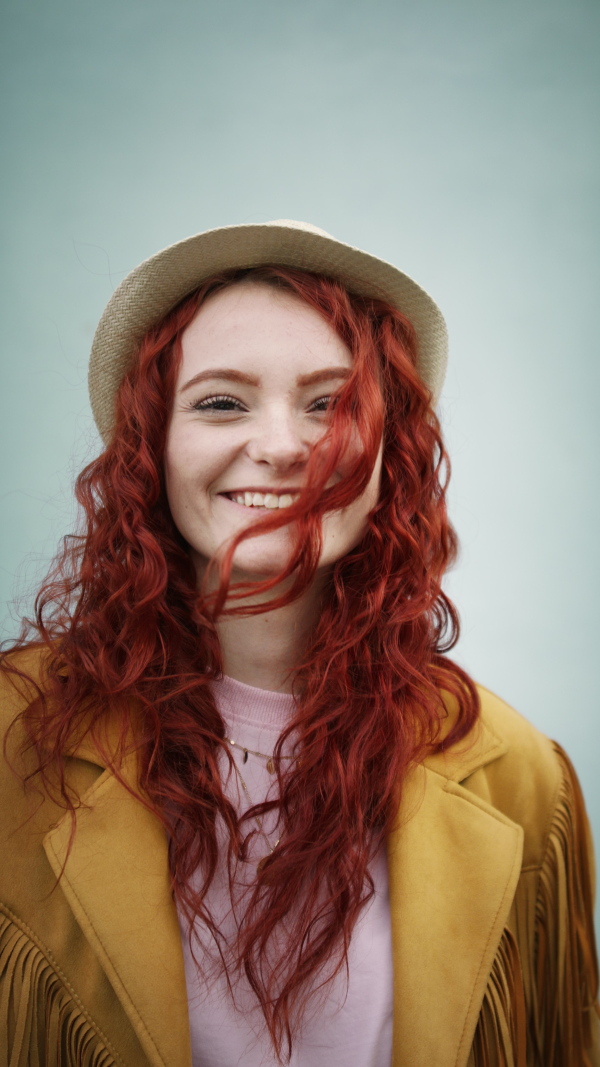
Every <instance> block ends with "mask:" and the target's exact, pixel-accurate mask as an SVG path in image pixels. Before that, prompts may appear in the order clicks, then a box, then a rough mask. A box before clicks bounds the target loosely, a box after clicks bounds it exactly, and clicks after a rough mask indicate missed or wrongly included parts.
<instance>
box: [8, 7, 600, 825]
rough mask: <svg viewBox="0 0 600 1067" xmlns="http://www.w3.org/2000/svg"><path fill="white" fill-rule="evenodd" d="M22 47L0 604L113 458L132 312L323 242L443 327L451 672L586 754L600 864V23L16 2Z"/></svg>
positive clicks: (12, 180) (509, 15)
mask: <svg viewBox="0 0 600 1067" xmlns="http://www.w3.org/2000/svg"><path fill="white" fill-rule="evenodd" d="M3 21H4V26H3V34H2V36H3V43H2V55H1V56H0V71H1V76H2V80H3V83H4V93H5V106H4V118H3V129H2V133H1V144H2V148H3V154H4V158H5V161H6V166H5V175H6V179H5V185H4V194H3V198H2V237H3V247H4V253H3V257H2V284H1V286H0V295H1V299H2V382H3V389H2V412H1V423H0V425H1V427H2V435H3V457H4V459H3V464H2V487H1V490H0V494H1V499H2V504H3V519H2V525H1V542H2V550H1V556H0V560H1V574H0V576H1V585H2V589H1V598H2V600H3V601H4V602H8V601H9V600H10V599H11V597H12V596H13V595H14V594H15V593H16V592H19V593H20V594H21V596H22V597H24V598H25V599H24V603H26V602H27V594H28V592H30V591H31V589H32V588H33V587H34V585H35V580H36V578H37V577H38V576H39V574H40V571H41V568H42V567H43V564H44V563H45V562H47V560H48V559H49V558H50V556H51V554H52V552H53V551H54V548H55V545H56V542H57V538H58V537H59V535H60V534H61V533H62V532H65V530H66V529H67V528H68V527H69V524H70V522H71V514H72V512H71V504H70V493H71V484H72V479H73V476H74V474H75V472H76V471H77V470H78V469H79V468H80V467H81V466H82V463H83V461H84V459H85V458H86V457H91V456H92V455H93V454H94V452H95V450H96V449H97V447H98V441H97V438H96V436H95V431H94V428H93V423H92V421H91V416H90V411H89V407H88V401H87V395H86V384H85V375H86V360H87V353H88V350H89V345H90V340H91V337H92V334H93V330H94V326H95V323H96V322H97V320H98V318H99V316H100V313H101V311H102V308H103V306H104V304H105V303H106V301H107V299H108V297H109V296H110V293H111V292H112V289H113V287H114V285H115V284H116V283H117V282H118V281H119V280H120V279H121V278H122V277H123V276H124V274H125V273H126V272H127V271H128V270H130V269H131V268H132V267H133V266H134V265H135V264H136V263H138V262H139V261H140V260H141V259H143V258H145V257H146V256H148V255H150V254H152V253H153V252H155V251H156V250H157V249H159V248H160V247H162V246H164V245H167V244H170V243H172V242H173V241H175V240H177V239H179V238H182V237H185V236H187V235H189V234H191V233H194V232H196V231H199V230H203V229H206V228H208V227H211V226H218V225H224V224H228V223H236V222H244V221H263V220H267V219H271V218H278V217H282V216H283V217H291V218H299V219H306V220H308V221H311V222H313V223H316V224H317V225H319V226H321V227H323V228H324V229H326V230H329V231H330V232H331V233H333V234H335V235H336V236H338V237H340V238H341V239H342V240H345V241H348V242H350V243H353V244H357V245H359V246H361V247H364V248H366V249H368V250H370V251H372V252H374V253H375V254H377V255H380V256H382V257H384V258H386V259H389V260H391V261H392V262H394V263H396V264H397V265H398V266H400V267H401V268H403V269H405V270H406V271H408V273H410V274H412V275H413V276H414V277H415V278H416V279H417V281H419V282H420V283H421V284H422V285H424V286H425V288H427V289H428V290H429V291H430V292H431V293H432V294H433V296H434V297H435V299H436V300H437V301H438V303H439V304H440V306H441V308H442V310H443V311H444V313H445V315H446V317H447V320H448V325H449V330H450V338H451V362H450V371H449V375H448V380H447V384H446V388H445V392H444V395H443V401H442V404H441V412H442V416H443V420H444V426H445V429H446V433H447V437H448V441H449V444H450V447H451V452H452V456H453V462H454V477H453V489H452V508H453V515H454V519H455V522H456V525H457V527H458V531H459V534H460V536H461V539H462V545H463V550H462V558H461V561H460V564H459V566H458V567H457V569H456V571H455V572H454V574H453V575H452V576H451V579H450V580H449V589H450V591H451V593H452V595H453V596H454V597H455V599H456V601H457V603H458V606H459V608H460V611H461V615H462V619H463V636H462V638H461V643H460V646H459V650H458V657H459V659H460V660H461V662H462V663H464V664H465V665H466V666H467V667H468V668H469V669H470V671H471V672H472V673H473V674H474V676H475V677H476V678H477V679H479V680H481V681H482V682H484V683H486V684H487V685H488V686H490V687H491V688H492V689H494V690H496V691H497V692H498V693H500V694H501V695H502V696H503V697H504V698H505V699H507V700H508V701H510V702H511V703H513V704H514V705H515V706H516V707H517V708H519V709H520V710H521V711H522V712H523V713H524V714H525V715H527V716H528V717H529V718H530V719H531V720H533V722H535V723H536V724H537V725H538V726H539V727H540V728H541V729H542V730H544V731H546V732H547V733H549V734H550V735H551V736H553V737H556V738H557V739H558V740H559V741H561V742H562V744H563V745H564V746H565V747H566V748H567V750H568V751H569V753H570V754H571V756H572V758H573V760H574V762H575V764H576V766H577V769H578V771H579V774H580V776H581V779H582V782H583V785H584V789H585V793H586V797H587V802H588V806H589V809H590V812H591V815H592V819H593V823H594V826H595V834H596V838H597V839H599V838H600V787H599V784H598V783H599V775H598V763H599V751H598V749H599V742H600V729H599V726H598V712H599V699H598V682H597V677H598V667H599V657H598V653H597V646H598V614H599V611H598V602H599V598H598V593H599V589H598V563H597V550H598V549H597V546H598V527H599V519H600V515H599V511H600V508H599V505H598V478H597V457H598V425H599V420H598V416H597V406H598V395H599V385H600V382H599V373H598V344H597V303H598V297H597V294H598V283H599V280H600V279H599V269H598V258H597V239H598V215H599V206H598V205H599V202H600V198H599V189H598V174H599V162H600V151H599V144H598V103H599V100H598V97H599V75H598V71H599V66H600V65H599V63H598V55H599V44H600V33H599V23H600V4H599V3H598V0H594V2H585V0H560V2H557V0H535V2H533V0H496V2H486V0H458V2H452V0H419V2H418V0H411V2H401V0H395V2H387V0H369V2H367V0H360V2H357V0H343V2H342V0H301V2H298V3H296V4H291V3H286V2H285V0H256V2H253V0H224V2H219V0H211V2H210V3H207V2H201V3H199V2H186V0H171V2H169V3H167V2H163V0H143V2H142V0H125V2H124V0H120V2H115V0H102V2H98V0H96V2H94V3H92V2H91V0H77V2H74V0H72V2H65V0H52V3H47V2H42V0H35V2H30V0H18V2H17V0H11V2H10V3H7V4H5V5H4V8H3ZM13 612H14V609H13ZM5 620H6V621H5V624H4V625H5V631H4V632H5V635H10V634H12V633H14V632H15V623H14V622H11V621H10V617H9V615H8V614H6V616H5Z"/></svg>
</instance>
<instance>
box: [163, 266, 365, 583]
mask: <svg viewBox="0 0 600 1067" xmlns="http://www.w3.org/2000/svg"><path fill="white" fill-rule="evenodd" d="M182 351H183V358H182V362H181V367H180V370H179V374H178V379H177V384H176V391H175V399H174V404H173V411H172V415H171V419H170V424H169V430H168V435H167V442H166V451H165V476H166V486H167V496H168V501H169V506H170V509H171V513H172V515H173V519H174V521H175V523H176V525H177V528H178V529H179V531H180V533H181V534H182V535H183V537H184V538H185V539H186V541H187V542H188V544H189V545H190V549H191V552H192V556H193V559H194V562H195V563H196V566H197V569H198V570H199V571H200V570H203V569H204V565H205V563H206V560H207V559H208V558H210V557H211V556H212V555H213V554H214V553H215V552H216V551H217V549H218V548H219V547H220V546H221V545H222V544H223V542H224V541H226V540H228V539H229V538H230V537H231V536H232V535H233V534H235V533H236V532H237V531H239V530H240V529H242V528H243V527H244V526H246V525H249V524H251V523H252V521H256V517H257V516H258V515H259V514H261V513H262V512H259V511H253V510H251V509H245V508H243V507H242V506H241V505H239V504H236V503H234V502H232V501H231V500H228V499H227V498H226V497H225V496H223V495H222V494H224V493H225V492H234V491H238V492H239V491H242V492H243V491H245V490H248V489H253V490H263V491H269V490H271V491H274V492H278V491H279V492H282V491H284V490H289V489H293V488H298V487H300V486H301V485H302V484H303V479H304V474H305V469H306V464H307V460H308V456H309V449H310V446H311V444H313V443H314V442H315V441H316V440H317V439H318V438H319V437H320V436H321V435H322V434H323V433H324V432H325V429H326V425H327V418H328V416H327V397H328V396H329V395H330V394H331V393H333V392H334V391H335V390H336V389H338V388H339V387H340V385H341V384H342V380H343V379H342V377H341V376H342V375H344V374H346V375H347V373H348V370H349V369H350V368H351V366H352V356H351V354H350V352H349V350H348V349H347V348H346V346H345V345H344V343H343V342H342V340H341V339H340V338H339V337H338V335H337V334H336V333H335V331H334V330H333V329H332V328H331V327H330V326H329V324H328V323H327V322H325V320H324V319H323V318H321V316H320V315H319V314H318V312H316V311H314V310H313V309H312V308H311V307H309V306H308V305H307V304H305V303H303V302H302V301H301V300H300V299H298V298H297V297H295V296H294V295H293V294H288V293H285V292H283V293H282V292H277V291H275V290H274V289H272V288H270V287H268V286H264V285H260V284H244V285H238V286H232V287H230V288H228V289H225V290H222V291H221V292H219V293H217V294H216V295H215V296H213V297H211V298H210V299H209V300H208V301H207V302H206V303H205V304H203V305H202V307H201V308H200V311H199V312H198V314H197V315H196V317H195V318H194V319H193V321H192V322H191V323H190V325H189V326H188V327H187V329H186V330H185V332H184V334H183V337H182ZM325 368H331V369H332V375H331V378H329V377H328V379H327V380H326V381H324V382H323V381H322V382H319V383H315V382H313V383H312V384H299V383H298V379H299V378H300V377H306V376H307V375H310V374H313V373H314V372H322V371H323V370H324V369H325ZM215 369H218V370H221V369H226V370H227V371H228V372H229V371H232V372H233V373H234V375H235V374H237V375H249V376H252V377H253V378H254V379H256V382H255V384H248V383H247V382H246V381H236V380H231V377H230V376H229V375H228V376H227V377H224V376H223V375H219V376H218V377H215V376H213V375H212V374H211V377H210V378H208V379H206V380H203V381H201V382H198V383H197V384H195V385H187V383H189V382H190V380H191V379H193V378H195V377H196V376H197V375H198V374H200V373H203V372H206V371H208V370H211V371H212V370H215ZM186 386H187V388H186ZM199 405H202V407H201V408H199ZM207 405H208V406H207ZM380 474H381V454H380V455H379V456H378V459H377V463H376V465H375V469H374V471H373V474H372V477H371V480H370V483H369V485H368V486H367V488H366V490H365V492H364V493H363V494H362V495H361V496H360V497H359V498H358V499H357V500H355V501H353V503H352V504H351V505H350V506H349V507H347V508H345V509H344V511H343V512H335V513H330V514H328V515H326V516H325V519H324V523H323V532H324V543H323V551H322V555H321V560H320V564H319V566H320V569H321V570H324V569H327V568H329V567H330V566H331V565H332V564H333V563H334V562H335V561H336V560H337V559H339V558H340V557H341V556H343V555H345V554H346V553H347V552H349V551H350V550H351V549H352V548H353V547H354V545H356V544H357V543H358V541H359V540H360V538H361V536H362V534H363V531H364V528H365V520H366V516H367V514H368V512H369V511H370V510H371V509H372V508H373V507H374V506H375V504H376V502H377V497H378V493H379V484H380ZM289 550H290V537H289V531H288V530H287V529H286V528H285V527H284V528H282V529H281V530H276V531H274V532H272V533H269V534H264V535H262V536H260V537H257V538H252V539H250V540H248V541H245V542H243V543H242V544H241V545H240V546H239V547H238V549H237V551H236V556H235V560H234V566H235V576H236V579H237V580H239V579H240V578H248V579H251V580H257V579H258V578H263V577H267V576H270V575H273V574H276V573H279V572H280V571H281V569H282V567H283V566H284V565H285V562H286V561H287V559H288V555H289Z"/></svg>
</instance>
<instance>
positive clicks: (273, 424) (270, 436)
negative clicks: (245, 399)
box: [246, 408, 310, 471]
mask: <svg viewBox="0 0 600 1067" xmlns="http://www.w3.org/2000/svg"><path fill="white" fill-rule="evenodd" d="M246 451H247V454H248V456H249V457H250V459H251V460H252V461H253V462H254V463H261V464H268V465H269V466H270V467H272V468H273V470H276V471H289V470H290V469H291V468H293V467H296V466H299V465H300V466H302V465H304V464H305V463H306V462H307V460H308V456H309V453H310V441H309V439H308V434H307V432H306V427H304V433H303V432H302V427H301V425H300V420H299V419H297V418H294V415H293V414H292V412H290V411H289V410H287V408H277V409H276V410H273V409H272V408H271V409H270V410H269V411H266V412H265V413H264V415H263V417H262V418H261V419H260V420H259V421H257V422H256V423H255V425H254V432H253V434H252V437H251V438H250V440H249V441H248V444H247V447H246Z"/></svg>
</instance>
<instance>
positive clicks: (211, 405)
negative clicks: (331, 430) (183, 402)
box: [190, 393, 332, 413]
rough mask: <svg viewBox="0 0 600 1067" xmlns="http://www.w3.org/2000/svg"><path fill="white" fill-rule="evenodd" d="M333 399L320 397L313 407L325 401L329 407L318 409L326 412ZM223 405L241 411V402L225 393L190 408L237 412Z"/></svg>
mask: <svg viewBox="0 0 600 1067" xmlns="http://www.w3.org/2000/svg"><path fill="white" fill-rule="evenodd" d="M331 399H332V398H331V397H330V396H320V397H318V399H317V400H314V401H313V407H314V405H316V404H321V403H322V402H323V401H326V402H327V406H326V407H325V408H317V409H316V410H317V411H318V412H320V413H323V412H326V411H327V410H328V408H329V405H330V404H331ZM223 404H237V405H239V407H238V408H237V410H240V409H241V404H240V401H239V400H236V398H235V397H234V396H228V395H227V394H225V393H222V394H219V395H218V396H207V397H205V398H204V400H195V401H194V402H193V403H192V404H191V405H190V407H191V409H192V410H193V411H220V412H227V413H229V412H231V411H234V410H236V409H235V408H231V407H222V406H219V405H223Z"/></svg>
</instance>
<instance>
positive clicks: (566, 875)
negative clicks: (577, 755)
mask: <svg viewBox="0 0 600 1067" xmlns="http://www.w3.org/2000/svg"><path fill="white" fill-rule="evenodd" d="M554 747H555V750H556V753H557V757H558V759H559V762H560V765H561V771H562V780H561V784H560V788H559V792H558V799H557V804H556V809H555V812H554V816H553V819H552V823H551V825H550V830H549V834H548V841H547V847H546V851H545V855H544V859H543V861H542V866H541V868H540V869H539V871H538V872H533V873H534V874H535V873H537V877H532V878H529V879H528V878H527V876H526V875H525V872H524V874H523V875H522V878H521V882H520V884H519V888H518V890H517V895H516V899H515V905H514V908H513V915H514V928H515V932H516V936H515V935H514V934H513V933H512V932H511V930H510V929H508V928H506V929H505V931H504V934H503V936H502V940H501V942H500V947H499V949H498V952H497V955H496V959H495V961H494V965H493V968H492V971H491V973H490V978H489V980H488V985H487V989H486V992H485V996H484V1000H483V1004H482V1007H481V1012H480V1015H479V1020H478V1023H477V1029H476V1031H475V1038H474V1041H473V1046H472V1049H471V1054H470V1057H469V1065H468V1067H597V1065H598V1064H600V1043H599V1042H600V1039H599V1033H600V1029H599V1025H598V1015H599V1014H600V1010H599V1008H598V1004H597V995H598V962H597V958H596V950H595V942H594V926H593V922H594V920H593V894H594V887H593V881H592V861H591V847H592V846H591V839H590V837H589V831H588V824H587V817H586V813H585V807H584V803H583V797H582V794H581V789H580V786H579V783H578V781H577V777H576V775H575V772H574V770H573V767H572V765H571V763H570V761H569V759H568V757H567V756H566V754H565V752H564V751H563V750H562V748H561V747H560V745H557V744H556V743H554Z"/></svg>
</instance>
